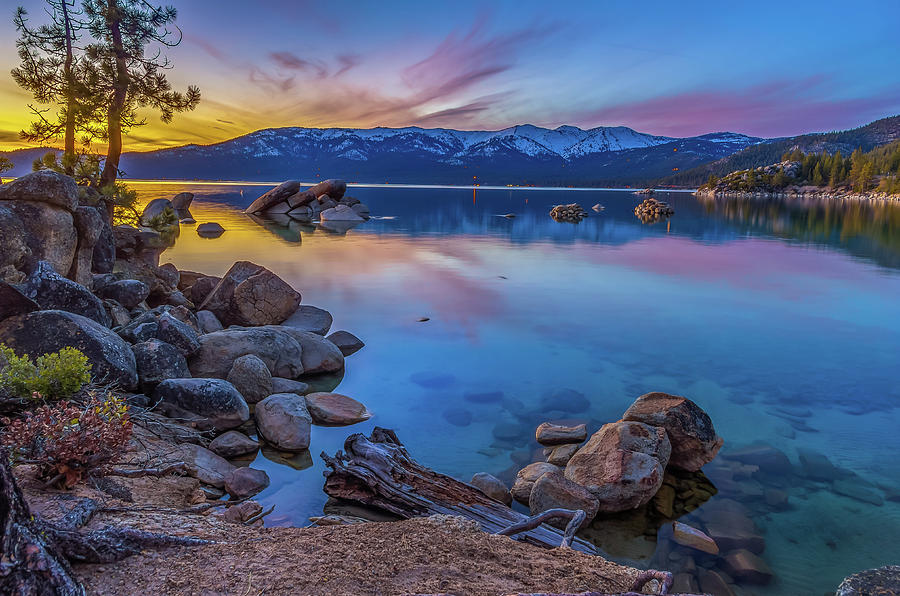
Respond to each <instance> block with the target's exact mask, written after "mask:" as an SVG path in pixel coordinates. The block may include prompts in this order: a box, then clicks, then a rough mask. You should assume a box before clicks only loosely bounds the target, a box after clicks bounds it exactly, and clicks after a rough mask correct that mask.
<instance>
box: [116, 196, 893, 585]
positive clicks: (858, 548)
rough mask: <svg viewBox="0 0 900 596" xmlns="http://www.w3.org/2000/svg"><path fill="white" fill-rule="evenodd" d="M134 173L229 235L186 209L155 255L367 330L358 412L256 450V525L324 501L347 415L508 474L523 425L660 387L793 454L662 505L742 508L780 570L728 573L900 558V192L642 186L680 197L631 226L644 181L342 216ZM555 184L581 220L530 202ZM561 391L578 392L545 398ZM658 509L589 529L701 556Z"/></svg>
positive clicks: (728, 473)
mask: <svg viewBox="0 0 900 596" xmlns="http://www.w3.org/2000/svg"><path fill="white" fill-rule="evenodd" d="M133 188H135V189H137V190H138V191H139V193H140V195H141V197H142V199H145V200H150V199H153V198H158V197H171V196H173V195H174V194H176V193H178V192H182V191H190V192H194V193H195V194H196V198H195V200H194V204H193V207H192V212H193V214H194V217H195V218H196V219H197V221H198V222H201V223H202V222H206V221H217V222H219V223H220V224H222V225H223V226H224V227H225V229H226V230H227V231H226V232H225V234H224V235H223V236H222V237H220V238H218V239H212V240H210V239H203V238H200V237H198V236H197V234H196V232H195V231H194V230H193V226H183V227H182V232H181V235H180V237H179V238H178V240H177V243H176V245H175V246H174V247H173V248H172V249H170V250H168V251H166V252H165V253H163V255H162V262H171V263H174V264H175V265H176V266H177V267H178V268H179V269H188V270H193V271H201V272H205V273H208V274H213V275H221V274H223V273H224V272H225V271H226V270H227V269H228V268H229V266H230V265H231V264H232V262H233V261H235V260H249V261H252V262H254V263H258V264H261V265H264V266H266V267H268V268H269V269H271V270H272V271H274V272H275V273H277V274H278V275H280V276H281V277H282V278H284V279H285V280H286V281H287V282H289V283H290V284H291V285H293V286H294V287H295V288H296V289H297V290H298V291H300V292H301V293H302V295H303V303H305V304H311V305H315V306H319V307H322V308H325V309H327V310H329V311H330V312H331V313H332V314H333V315H334V320H335V324H334V327H333V329H346V330H348V331H351V332H352V333H354V334H356V335H358V336H359V337H360V338H362V339H363V341H365V342H366V344H367V345H366V347H365V348H364V349H363V350H361V351H360V352H358V353H357V354H355V355H353V356H351V357H349V358H348V361H347V367H346V373H345V375H344V377H343V379H342V380H341V381H340V384H339V385H338V391H339V392H341V393H344V394H347V395H349V396H351V397H354V398H355V399H357V400H359V401H361V402H363V403H365V404H366V405H367V406H368V408H369V409H370V410H372V411H373V412H374V416H373V418H372V419H371V420H370V421H368V422H367V423H364V424H360V425H356V426H353V427H347V428H321V427H314V428H313V432H312V446H311V449H310V453H305V454H301V455H299V456H295V457H293V458H290V461H285V459H284V458H283V457H282V456H280V455H279V454H277V453H274V452H269V451H268V450H267V451H266V452H265V453H261V454H259V455H258V456H257V457H256V459H255V461H253V465H254V466H255V467H258V468H262V469H264V470H266V472H267V473H268V474H269V476H270V477H271V479H272V485H271V486H270V487H269V488H268V489H267V490H266V491H265V492H263V493H261V494H260V495H259V497H258V500H259V501H260V502H261V503H262V504H263V505H264V506H269V505H271V504H275V505H276V509H275V512H274V513H273V514H272V515H271V516H270V517H269V518H268V523H269V524H270V525H279V524H280V525H307V523H308V522H307V518H308V517H309V516H310V515H319V514H321V512H322V506H323V504H324V503H325V501H326V496H325V494H324V493H323V491H322V485H323V477H322V472H323V470H324V469H325V468H324V465H323V463H322V461H321V459H320V458H319V453H320V452H322V451H324V452H327V453H328V454H332V455H333V454H334V452H335V451H337V450H338V449H341V448H342V444H343V441H344V439H345V438H346V437H347V436H348V435H349V434H351V433H354V432H364V433H368V432H369V431H371V429H372V427H373V426H375V425H378V426H383V427H388V428H392V429H395V430H396V432H397V434H398V436H399V438H400V439H401V440H402V441H403V442H404V443H405V444H406V446H407V448H408V449H409V451H410V453H411V454H412V455H413V457H415V458H416V459H417V460H418V461H420V462H421V463H423V464H425V465H427V466H429V467H432V468H434V469H436V470H438V471H441V472H444V473H446V474H450V475H452V476H454V477H457V478H459V479H462V480H465V481H468V480H469V479H470V478H471V476H472V474H474V473H476V472H481V471H486V472H490V473H492V474H495V475H497V476H500V477H501V478H503V479H504V480H506V481H510V480H511V479H512V478H513V477H514V475H515V472H516V471H517V470H518V469H519V468H521V467H522V466H524V465H525V464H527V463H529V462H530V461H534V459H535V458H536V457H537V456H539V455H540V453H539V452H538V453H537V454H535V451H536V450H537V447H538V445H537V443H536V442H535V441H534V428H535V426H536V425H537V423H538V422H540V421H541V420H543V419H553V420H571V421H583V422H586V423H587V424H588V431H589V432H594V431H596V430H597V429H598V428H599V427H600V426H601V425H602V424H604V423H606V422H612V421H615V420H617V419H619V417H620V416H621V415H622V412H623V411H624V410H625V409H626V408H627V407H628V405H629V404H631V402H632V401H633V400H634V399H635V398H636V397H638V396H639V395H641V394H643V393H646V392H649V391H665V392H668V393H674V394H678V395H684V396H687V397H689V398H691V399H692V400H694V401H695V402H697V404H699V405H700V406H701V407H702V408H704V409H705V410H706V411H707V412H708V413H709V415H710V416H711V418H712V420H713V421H714V423H715V426H716V429H717V431H718V432H719V434H720V435H721V436H722V437H723V438H724V439H725V446H724V447H723V449H722V452H721V454H720V459H721V460H722V461H725V462H728V461H732V460H729V459H728V457H729V456H728V454H729V452H735V453H744V454H746V453H747V450H745V449H742V448H744V447H746V446H748V445H753V444H765V445H767V446H771V447H774V448H776V449H778V450H780V451H781V452H783V453H784V454H785V455H786V456H787V458H789V460H790V464H791V465H790V466H788V467H789V469H778V470H771V469H770V470H765V469H762V470H760V472H759V473H756V471H755V470H754V469H753V468H752V464H751V466H743V465H740V464H738V467H735V466H732V467H731V468H727V469H726V468H725V467H723V466H722V465H721V464H720V463H719V462H718V461H717V462H713V464H710V465H708V466H707V467H706V469H705V470H706V472H707V475H708V477H709V479H710V480H711V481H712V483H713V484H717V483H718V487H717V488H718V494H716V495H715V496H714V497H712V498H711V499H710V500H709V501H708V502H707V503H705V504H703V505H702V506H701V507H700V508H699V509H698V510H696V511H694V512H693V513H691V514H689V515H688V516H686V517H685V518H683V519H682V520H681V521H685V522H687V523H692V524H695V525H696V524H700V523H702V522H703V521H704V520H705V518H704V515H705V514H704V512H708V511H715V510H716V508H717V507H718V508H719V509H720V510H723V511H728V512H732V513H734V512H735V511H737V512H738V513H739V515H740V516H742V518H743V519H744V520H746V519H748V518H749V519H751V520H752V523H755V525H756V526H757V527H756V528H755V529H754V530H753V531H754V532H756V533H758V534H759V535H761V536H762V537H763V538H764V541H765V542H764V550H763V551H762V552H761V554H760V556H761V557H762V559H763V560H764V561H765V563H767V564H768V565H769V566H770V567H771V568H772V570H773V571H774V573H775V580H774V581H773V582H772V583H771V584H769V585H768V586H752V585H747V584H746V582H744V581H742V580H739V581H738V583H739V584H740V585H741V588H740V589H739V590H736V591H737V592H740V593H743V594H784V595H787V594H791V595H796V594H823V593H826V592H828V591H829V590H830V591H832V592H833V590H834V588H835V587H836V586H837V584H838V583H839V582H840V580H841V578H842V577H844V576H846V575H848V574H850V573H854V572H857V571H860V570H862V569H866V568H870V567H876V566H880V565H886V564H894V563H897V562H898V560H900V545H898V541H897V539H896V538H897V537H898V536H900V458H898V457H897V456H896V454H897V453H898V452H900V433H898V432H897V430H896V429H897V417H896V407H897V406H898V404H900V383H898V372H900V366H898V364H900V317H898V316H897V307H898V298H900V206H897V205H886V204H861V203H831V204H827V205H821V204H805V203H799V202H798V203H793V204H791V203H785V202H783V201H774V200H769V201H763V200H759V201H750V200H722V201H701V200H699V199H697V198H695V197H693V196H692V195H690V194H677V193H661V194H660V195H658V196H659V198H661V199H662V200H666V201H668V202H669V203H670V204H671V205H673V206H674V208H675V215H674V216H673V217H671V218H670V219H669V220H667V221H661V222H657V223H655V224H642V223H641V222H640V221H639V220H638V219H637V218H636V217H635V215H634V213H633V209H634V207H635V205H637V204H638V203H639V202H640V201H641V200H642V198H643V197H638V196H635V195H633V194H631V193H630V192H625V191H568V190H486V189H475V190H473V189H447V188H441V189H438V188H395V187H364V188H351V189H349V190H348V194H350V195H352V196H355V197H357V198H358V199H360V200H361V201H363V202H364V203H366V204H368V205H369V207H370V208H371V212H372V214H373V215H375V216H378V217H381V218H384V219H373V220H371V221H368V222H366V223H364V224H362V225H359V226H358V227H356V228H354V229H352V230H349V231H347V232H346V233H343V234H342V233H335V232H329V231H327V230H324V229H321V228H320V229H317V228H315V227H314V226H302V225H300V224H298V223H296V222H294V223H291V222H289V221H288V220H284V221H264V220H254V219H251V218H250V217H248V216H246V215H244V214H243V213H242V212H241V209H242V208H243V207H245V206H246V205H248V204H249V203H250V202H251V201H253V200H254V199H255V198H257V197H258V196H259V195H261V194H262V193H263V192H265V191H266V190H268V188H269V187H266V186H259V185H243V186H242V185H239V184H228V185H199V184H190V183H185V184H180V185H173V184H158V183H136V184H134V185H133ZM572 202H578V203H580V204H581V205H582V206H583V207H585V208H586V209H588V211H589V213H590V216H589V217H588V218H587V219H586V220H584V221H582V222H581V223H579V224H567V223H558V222H555V221H553V220H552V219H551V218H550V217H549V216H548V211H549V209H550V207H551V206H552V205H555V204H558V203H572ZM596 203H600V204H602V205H604V206H605V210H603V211H602V212H601V213H599V214H598V213H595V212H593V211H591V210H590V207H591V206H592V205H594V204H596ZM507 213H514V214H515V215H516V217H515V218H504V217H501V216H500V215H502V214H507ZM425 317H427V318H428V319H429V320H428V321H427V322H419V319H420V318H425ZM332 385H333V384H332ZM562 390H569V391H575V392H579V393H581V394H583V395H584V396H586V398H587V400H588V402H589V406H588V407H587V409H586V410H585V409H582V410H581V411H577V412H566V411H559V410H554V409H553V408H554V407H555V405H554V404H555V402H554V399H553V394H554V392H558V391H562ZM576 401H577V400H576ZM511 425H512V426H511ZM498 427H499V428H501V429H502V432H500V433H498V434H500V435H502V438H498V437H497V436H496V435H495V431H497V430H498ZM510 429H513V431H512V432H511V431H510ZM516 429H518V430H516ZM750 453H751V455H752V453H753V452H752V451H751V452H750ZM801 455H803V459H801V457H800V456H801ZM823 456H824V458H827V460H825V459H823ZM748 461H752V458H751V459H749V460H748ZM804 462H806V463H804ZM826 462H828V463H826ZM732 463H734V462H733V461H732ZM745 463H746V462H745ZM829 466H830V467H829ZM298 470H299V471H298ZM823 470H824V472H823ZM785 497H786V498H787V502H786V504H785V502H784V498H785ZM717 503H718V505H717ZM651 517H652V516H651ZM656 525H659V522H652V521H648V517H647V514H645V513H641V512H639V513H637V514H631V515H625V516H618V517H616V518H611V519H607V520H598V521H597V522H595V524H594V529H593V530H592V531H591V533H592V535H594V536H595V537H596V541H597V543H598V544H600V546H601V547H602V548H603V549H604V551H605V552H606V553H607V554H608V555H609V556H610V557H611V558H614V559H616V560H619V561H622V562H625V563H630V564H635V565H638V566H642V567H648V566H651V567H656V568H667V569H670V570H672V571H673V572H676V573H678V572H679V571H682V570H685V569H687V570H690V569H692V568H693V567H694V566H699V568H700V569H701V570H702V568H703V567H705V566H711V565H713V564H714V563H715V560H714V558H712V557H704V556H703V555H698V554H697V553H696V552H692V551H689V550H687V549H685V548H683V547H678V546H677V545H674V544H673V543H672V541H671V540H669V538H668V535H669V534H670V533H671V530H670V529H669V528H670V525H666V524H664V525H662V528H661V529H660V530H659V531H658V532H657V530H656ZM598 528H599V532H598V530H597V529H598ZM757 550H759V549H757ZM726 579H728V578H727V577H726Z"/></svg>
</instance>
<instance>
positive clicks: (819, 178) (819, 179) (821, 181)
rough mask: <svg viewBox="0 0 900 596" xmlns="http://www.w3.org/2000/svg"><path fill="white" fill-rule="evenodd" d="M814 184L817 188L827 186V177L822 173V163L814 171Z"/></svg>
mask: <svg viewBox="0 0 900 596" xmlns="http://www.w3.org/2000/svg"><path fill="white" fill-rule="evenodd" d="M812 183H813V185H815V186H825V175H824V174H823V173H822V162H819V163H817V164H816V168H815V169H814V170H813V175H812Z"/></svg>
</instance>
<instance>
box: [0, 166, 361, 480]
mask: <svg viewBox="0 0 900 596" xmlns="http://www.w3.org/2000/svg"><path fill="white" fill-rule="evenodd" d="M80 194H81V191H80V189H79V188H78V187H77V186H76V185H75V183H74V181H73V180H72V179H71V178H67V177H65V176H62V175H60V174H56V173H52V172H39V173H36V174H31V175H28V176H24V177H22V178H20V179H18V180H16V181H15V182H12V183H10V184H7V185H3V186H2V187H0V197H2V200H0V256H2V258H3V259H4V267H3V269H2V277H0V343H5V344H6V345H7V346H9V347H10V348H12V349H13V350H15V351H16V352H17V353H19V354H27V355H29V356H31V357H33V358H34V357H38V356H40V355H42V354H45V353H48V352H55V351H58V350H60V349H61V348H63V347H67V346H74V347H76V348H78V349H79V350H81V351H82V352H83V353H84V354H85V355H86V356H87V358H88V359H89V361H90V363H91V365H92V377H93V380H94V381H95V382H96V383H105V384H111V385H113V386H115V387H117V388H118V389H119V390H121V391H123V392H126V395H127V396H128V401H129V402H130V403H131V404H132V406H133V407H138V408H151V409H153V410H155V411H157V412H161V413H162V414H165V415H166V416H168V417H170V418H172V419H176V420H177V421H178V422H180V423H187V424H190V425H191V426H193V427H194V428H196V429H199V430H201V431H206V432H207V434H208V435H212V436H214V437H215V439H214V440H213V441H212V443H211V444H210V449H212V451H210V450H207V449H205V448H204V447H202V446H200V445H190V446H184V445H182V446H179V449H181V450H182V451H184V453H181V455H183V456H184V458H185V461H187V462H188V464H189V468H190V469H192V470H193V473H194V474H195V475H197V477H198V478H200V479H201V481H203V482H204V483H207V484H211V485H213V486H216V487H218V488H225V489H226V490H227V491H228V492H229V493H231V494H232V495H234V496H237V497H239V498H242V497H245V496H248V495H249V494H254V493H255V492H258V491H259V490H262V488H264V487H265V486H266V485H267V484H268V478H266V477H265V473H264V472H261V471H258V470H249V469H247V468H236V469H232V468H234V466H233V465H232V464H230V463H228V462H227V461H225V460H223V459H222V457H235V456H243V455H246V454H247V453H249V452H251V451H252V450H255V449H257V448H258V447H259V444H258V443H257V441H255V440H253V439H251V438H250V437H249V436H248V435H252V434H258V435H259V437H260V438H261V439H262V440H264V441H265V442H266V443H267V444H269V445H271V446H272V447H274V448H276V449H278V450H280V451H289V452H294V451H303V450H306V449H307V448H308V447H309V440H310V437H309V434H310V425H311V424H321V425H330V426H333V425H346V424H354V423H356V422H360V421H362V420H365V419H367V418H368V417H369V416H370V415H371V414H370V413H369V411H368V410H367V409H366V408H365V406H363V405H362V404H361V403H359V402H357V401H355V400H353V399H351V398H349V397H347V396H343V395H340V394H336V393H330V392H311V389H310V387H309V385H308V384H307V383H306V382H304V380H308V378H309V377H316V376H320V375H334V374H340V373H341V372H342V371H343V368H344V358H345V357H346V356H349V355H351V354H353V353H354V352H356V351H358V350H359V349H361V348H362V347H363V345H364V344H363V342H362V341H360V340H359V339H358V338H356V337H355V336H354V335H353V334H351V333H349V332H347V331H337V332H335V333H332V334H331V335H328V336H327V337H326V334H328V332H329V330H330V328H331V325H332V320H333V319H332V316H331V314H330V313H328V312H327V311H325V310H323V309H320V308H316V307H314V306H309V305H301V304H300V302H301V296H300V294H299V293H298V292H297V291H295V290H294V289H293V288H292V287H291V286H290V285H289V284H287V283H286V282H285V281H284V280H282V279H281V278H279V277H278V276H277V275H275V274H274V273H272V272H271V271H269V270H268V269H266V268H265V267H261V266H259V265H255V264H253V263H249V262H245V261H239V262H237V263H235V264H234V265H233V266H232V267H231V268H230V269H229V270H228V272H227V273H225V275H223V276H222V277H217V276H211V275H205V274H201V273H196V272H191V271H179V270H178V269H177V268H175V267H174V266H173V265H171V264H164V265H159V257H160V253H161V252H162V251H163V250H164V249H165V247H166V246H167V245H168V241H167V240H165V239H163V238H162V235H163V234H161V233H160V232H159V231H157V230H151V229H145V228H134V227H129V226H116V227H114V228H110V227H109V226H108V224H106V223H105V220H106V214H105V212H102V213H101V211H99V210H97V209H95V208H94V207H93V206H86V207H82V206H81V205H79V196H80ZM176 199H177V197H176ZM189 204H190V199H189V198H183V200H182V201H181V202H180V203H177V202H171V201H167V200H162V199H160V200H157V201H156V202H153V203H151V205H153V206H152V208H151V206H150V205H148V209H145V211H144V217H143V218H146V221H148V222H149V221H151V220H153V219H154V217H155V215H154V213H156V214H159V213H162V212H164V211H165V210H166V209H169V208H174V209H187V207H188V206H189ZM82 213H89V214H96V216H97V220H98V221H96V222H93V219H94V215H84V216H82V215H80V214H82ZM26 219H29V220H31V221H32V222H33V221H37V222H38V223H39V224H40V225H41V226H42V227H41V228H34V229H33V230H32V229H31V228H28V227H26V225H25V220H26ZM79 221H92V222H93V224H96V225H93V224H92V227H91V229H92V230H94V231H96V230H100V231H102V230H103V229H107V231H108V235H109V241H108V246H101V245H99V244H98V242H99V240H98V239H99V238H100V236H101V235H102V234H100V233H97V234H91V235H90V237H89V238H88V239H87V240H85V241H84V242H82V241H81V239H82V238H85V237H86V235H85V234H84V233H83V231H82V228H79V227H78V225H80V224H78V223H77V222H79ZM157 221H159V220H158V219H157ZM29 225H30V223H29ZM88 240H90V242H88ZM82 253H86V254H82ZM95 255H99V257H98V256H95ZM79 260H81V261H83V262H80V261H79ZM338 380H339V378H338ZM317 384H318V385H320V386H322V385H325V386H327V385H328V383H322V382H318V383H317ZM334 385H336V383H335V384H332V385H331V386H332V387H333V386H334ZM129 392H130V393H129ZM251 412H252V418H251ZM235 429H240V430H241V431H243V432H238V431H237V430H235ZM226 464H227V465H226ZM200 470H206V472H203V471H200ZM209 470H213V471H212V472H209Z"/></svg>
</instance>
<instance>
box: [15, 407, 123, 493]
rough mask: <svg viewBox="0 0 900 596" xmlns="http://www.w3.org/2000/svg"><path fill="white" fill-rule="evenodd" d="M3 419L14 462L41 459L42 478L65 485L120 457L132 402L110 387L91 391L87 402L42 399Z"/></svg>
mask: <svg viewBox="0 0 900 596" xmlns="http://www.w3.org/2000/svg"><path fill="white" fill-rule="evenodd" d="M38 397H39V396H38ZM0 422H2V423H3V424H4V425H6V429H5V430H4V431H3V434H2V435H0V446H2V447H5V448H7V449H8V450H9V453H10V456H11V458H12V461H13V463H33V464H37V465H38V469H39V475H40V476H41V477H42V478H50V479H53V480H54V482H53V483H54V484H58V485H61V486H63V487H65V488H69V487H71V486H73V485H74V484H75V483H76V482H78V481H79V480H80V479H81V478H82V477H83V476H84V474H85V473H86V472H88V471H90V470H92V469H96V468H98V467H101V466H104V465H106V464H108V463H110V462H112V461H113V460H115V459H116V458H117V457H118V456H119V455H120V454H121V453H122V451H123V450H124V449H125V446H126V445H127V444H128V441H129V440H130V439H131V431H132V426H131V421H130V420H129V419H128V407H127V406H126V405H125V402H124V401H123V400H122V399H121V398H120V397H118V396H116V395H114V394H111V393H109V394H106V395H104V396H102V397H100V396H98V395H97V394H96V393H92V394H91V396H90V400H89V401H88V402H87V403H85V404H72V403H70V402H68V401H61V402H59V403H57V404H54V405H43V406H41V407H39V408H37V409H36V410H34V411H33V412H27V413H26V414H25V417H24V418H18V419H15V420H10V419H9V418H3V419H0Z"/></svg>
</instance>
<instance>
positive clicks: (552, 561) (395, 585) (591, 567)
mask: <svg viewBox="0 0 900 596" xmlns="http://www.w3.org/2000/svg"><path fill="white" fill-rule="evenodd" d="M247 534H249V535H246V534H244V533H243V532H242V535H241V536H240V537H233V538H232V539H231V540H228V541H227V542H222V543H218V544H212V545H209V546H202V547H195V548H177V549H168V550H164V551H157V552H147V553H145V554H142V555H139V556H134V557H130V558H129V559H126V560H124V561H122V562H120V563H117V564H115V565H102V566H100V565H82V566H79V567H78V568H77V573H78V575H79V577H80V578H81V579H82V581H83V582H84V584H85V586H86V587H87V589H88V592H89V593H91V594H102V595H113V594H115V595H120V594H196V595H204V596H212V595H214V594H215V595H219V594H222V595H225V594H229V595H248V596H249V595H251V594H252V595H262V594H273V595H274V594H310V595H312V594H329V595H330V594H354V595H362V594H372V595H387V594H419V593H426V594H433V593H449V594H486V595H487V594H510V593H516V592H545V591H549V592H583V591H586V590H604V591H607V590H608V591H611V592H620V591H624V590H626V589H627V588H628V587H629V586H630V583H631V581H632V578H633V577H634V574H635V572H634V571H633V570H630V569H628V568H626V567H621V566H619V565H615V564H613V563H610V562H608V561H605V560H603V559H602V558H600V557H596V556H591V555H587V554H583V553H579V552H576V551H572V550H562V549H554V550H544V549H541V548H538V547H535V546H531V545H527V544H522V543H518V542H516V541H514V540H511V539H510V538H507V537H503V536H492V535H489V534H485V533H484V532H481V531H479V530H477V529H475V528H474V527H471V526H468V525H467V524H464V523H460V521H459V518H451V519H449V520H446V519H445V520H437V519H434V518H428V519H418V520H409V521H403V522H383V523H368V524H358V525H351V526H334V527H330V528H308V529H302V528H273V529H261V530H254V531H252V532H248V533H247Z"/></svg>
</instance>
